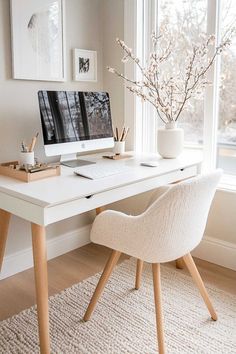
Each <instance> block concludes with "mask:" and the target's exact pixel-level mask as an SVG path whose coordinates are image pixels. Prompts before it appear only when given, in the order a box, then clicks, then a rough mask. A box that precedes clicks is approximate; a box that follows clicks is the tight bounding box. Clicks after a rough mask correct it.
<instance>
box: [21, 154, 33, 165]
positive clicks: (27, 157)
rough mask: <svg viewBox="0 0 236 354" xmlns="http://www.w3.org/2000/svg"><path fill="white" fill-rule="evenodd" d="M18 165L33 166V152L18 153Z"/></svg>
mask: <svg viewBox="0 0 236 354" xmlns="http://www.w3.org/2000/svg"><path fill="white" fill-rule="evenodd" d="M20 165H21V166H26V165H32V166H33V165H34V151H32V152H20Z"/></svg>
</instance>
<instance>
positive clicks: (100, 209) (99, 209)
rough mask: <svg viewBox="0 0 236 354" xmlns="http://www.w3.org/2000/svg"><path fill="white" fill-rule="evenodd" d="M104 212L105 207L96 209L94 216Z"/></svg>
mask: <svg viewBox="0 0 236 354" xmlns="http://www.w3.org/2000/svg"><path fill="white" fill-rule="evenodd" d="M104 210H105V207H103V206H102V207H99V208H96V214H97V215H98V214H100V213H101V212H102V211H104Z"/></svg>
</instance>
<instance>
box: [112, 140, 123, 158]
mask: <svg viewBox="0 0 236 354" xmlns="http://www.w3.org/2000/svg"><path fill="white" fill-rule="evenodd" d="M113 151H114V153H115V154H116V155H122V154H124V152H125V141H115V145H114V149H113Z"/></svg>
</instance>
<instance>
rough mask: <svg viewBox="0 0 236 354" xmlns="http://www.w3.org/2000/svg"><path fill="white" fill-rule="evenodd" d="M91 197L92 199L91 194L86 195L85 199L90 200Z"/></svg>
mask: <svg viewBox="0 0 236 354" xmlns="http://www.w3.org/2000/svg"><path fill="white" fill-rule="evenodd" d="M92 197H93V194H91V195H87V196H86V197H85V198H86V199H90V198H92Z"/></svg>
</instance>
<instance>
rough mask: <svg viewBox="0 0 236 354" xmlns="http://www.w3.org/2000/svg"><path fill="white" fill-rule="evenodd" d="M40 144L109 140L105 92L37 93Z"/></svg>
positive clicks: (109, 128) (109, 121)
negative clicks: (39, 116) (41, 131)
mask: <svg viewBox="0 0 236 354" xmlns="http://www.w3.org/2000/svg"><path fill="white" fill-rule="evenodd" d="M38 97H39V106H40V114H41V122H42V128H43V137H44V144H46V145H47V144H57V143H66V142H73V141H78V140H91V139H101V138H108V137H112V122H111V110H110V100H109V95H108V93H107V92H76V91H39V93H38Z"/></svg>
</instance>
